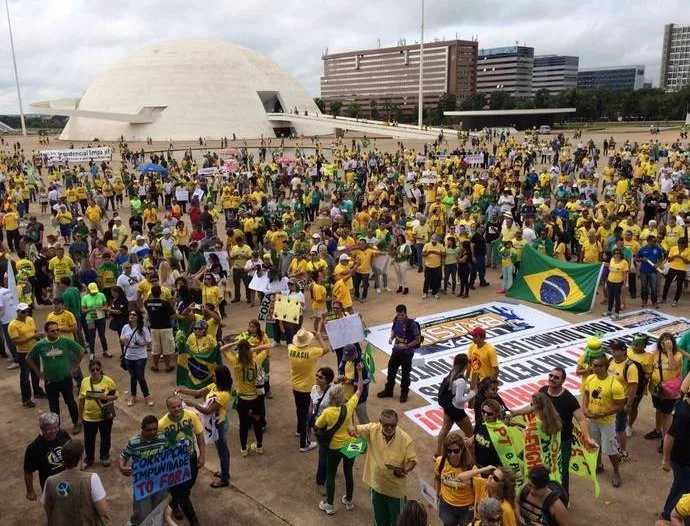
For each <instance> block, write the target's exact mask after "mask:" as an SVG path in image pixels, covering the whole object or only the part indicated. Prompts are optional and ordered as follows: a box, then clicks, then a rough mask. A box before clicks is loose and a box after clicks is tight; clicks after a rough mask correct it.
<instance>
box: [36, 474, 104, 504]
mask: <svg viewBox="0 0 690 526" xmlns="http://www.w3.org/2000/svg"><path fill="white" fill-rule="evenodd" d="M105 497H106V493H105V488H104V487H103V483H102V482H101V477H99V476H98V473H91V502H100V501H102V500H103V499H104V498H105ZM45 501H46V487H45V486H43V492H42V493H41V504H44V503H45Z"/></svg>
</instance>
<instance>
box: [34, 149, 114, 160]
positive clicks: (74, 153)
mask: <svg viewBox="0 0 690 526" xmlns="http://www.w3.org/2000/svg"><path fill="white" fill-rule="evenodd" d="M38 155H39V156H40V157H41V158H42V159H44V160H46V161H47V162H48V163H51V164H61V163H83V162H88V161H94V162H99V161H110V160H111V158H112V150H111V149H110V148H109V147H107V146H99V147H96V148H70V149H67V150H41V151H39V152H38Z"/></svg>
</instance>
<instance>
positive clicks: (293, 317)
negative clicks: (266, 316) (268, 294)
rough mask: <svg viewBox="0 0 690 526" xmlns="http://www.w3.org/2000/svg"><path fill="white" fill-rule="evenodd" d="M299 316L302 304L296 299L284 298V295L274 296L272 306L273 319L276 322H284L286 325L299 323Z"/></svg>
mask: <svg viewBox="0 0 690 526" xmlns="http://www.w3.org/2000/svg"><path fill="white" fill-rule="evenodd" d="M301 315H302V304H301V303H300V302H299V300H298V299H297V298H293V297H292V296H285V295H284V294H280V295H278V296H276V299H275V303H274V305H273V317H274V318H275V319H276V320H280V321H285V322H287V323H299V318H300V316H301Z"/></svg>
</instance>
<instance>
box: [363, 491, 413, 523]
mask: <svg viewBox="0 0 690 526" xmlns="http://www.w3.org/2000/svg"><path fill="white" fill-rule="evenodd" d="M404 505H405V497H389V496H388V495H384V494H383V493H379V492H378V491H376V490H374V489H372V490H371V507H372V508H373V511H374V524H376V526H395V524H396V523H397V522H398V516H399V515H400V512H401V511H402V509H403V506H404Z"/></svg>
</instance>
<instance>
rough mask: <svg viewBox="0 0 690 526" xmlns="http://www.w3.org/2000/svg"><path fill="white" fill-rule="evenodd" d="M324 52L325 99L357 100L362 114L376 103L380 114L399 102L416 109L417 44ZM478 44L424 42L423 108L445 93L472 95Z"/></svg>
mask: <svg viewBox="0 0 690 526" xmlns="http://www.w3.org/2000/svg"><path fill="white" fill-rule="evenodd" d="M399 44H400V45H398V46H395V47H387V48H377V49H364V50H358V51H349V52H346V53H335V54H328V53H326V54H324V55H323V56H322V57H321V59H322V60H323V76H322V77H321V99H322V100H323V101H325V102H326V103H328V102H330V101H340V102H343V104H344V105H347V104H348V103H351V102H356V103H358V104H359V106H360V112H361V114H363V115H369V114H370V112H371V105H372V101H375V103H376V107H377V109H378V112H379V113H385V112H386V109H385V108H384V105H385V106H388V105H389V104H390V105H395V106H397V107H398V108H400V110H402V111H403V112H404V113H407V114H410V113H413V112H415V111H416V108H417V103H418V96H419V44H414V45H407V44H405V43H404V42H403V41H401V42H400V43H399ZM477 47H478V46H477V42H472V41H467V40H447V41H439V42H429V43H424V68H423V79H422V86H423V92H424V106H425V107H434V108H435V107H436V106H437V105H438V100H439V97H441V96H442V95H443V94H445V93H449V94H450V93H452V94H454V95H455V97H456V100H457V102H458V103H460V102H461V101H463V100H465V99H466V98H468V97H471V96H472V95H474V93H475V90H476V84H477Z"/></svg>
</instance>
